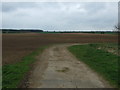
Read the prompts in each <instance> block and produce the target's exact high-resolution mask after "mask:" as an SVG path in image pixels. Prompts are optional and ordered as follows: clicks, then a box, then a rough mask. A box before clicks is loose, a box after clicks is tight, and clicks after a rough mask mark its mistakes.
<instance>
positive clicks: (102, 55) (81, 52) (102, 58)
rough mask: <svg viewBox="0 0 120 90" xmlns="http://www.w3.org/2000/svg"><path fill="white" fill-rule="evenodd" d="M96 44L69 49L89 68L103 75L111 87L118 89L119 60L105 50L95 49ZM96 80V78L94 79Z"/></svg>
mask: <svg viewBox="0 0 120 90" xmlns="http://www.w3.org/2000/svg"><path fill="white" fill-rule="evenodd" d="M94 45H95V44H88V45H75V46H70V47H68V50H69V51H70V52H72V53H73V54H74V55H75V56H76V57H77V58H78V59H79V60H81V61H83V62H84V63H86V64H87V65H88V66H89V67H91V68H92V69H93V70H95V71H96V72H97V73H99V74H100V75H102V76H103V77H104V78H105V79H106V80H108V81H109V82H110V84H111V85H113V86H115V87H118V86H120V84H119V85H118V82H119V80H118V58H119V57H120V56H117V55H114V54H112V53H109V52H107V51H104V50H98V49H97V48H95V47H93V46H94ZM93 78H94V77H93Z"/></svg>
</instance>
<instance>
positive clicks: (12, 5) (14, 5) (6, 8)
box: [2, 2, 36, 12]
mask: <svg viewBox="0 0 120 90" xmlns="http://www.w3.org/2000/svg"><path fill="white" fill-rule="evenodd" d="M35 6H36V4H35V3H33V2H19V3H18V2H3V3H2V11H3V12H10V11H14V10H17V9H18V8H32V7H35Z"/></svg>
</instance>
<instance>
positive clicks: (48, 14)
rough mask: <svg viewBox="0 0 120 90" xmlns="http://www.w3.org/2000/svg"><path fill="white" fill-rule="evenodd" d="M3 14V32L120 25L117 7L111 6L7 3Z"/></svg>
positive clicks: (91, 3)
mask: <svg viewBox="0 0 120 90" xmlns="http://www.w3.org/2000/svg"><path fill="white" fill-rule="evenodd" d="M18 9H20V10H18ZM13 11H14V12H13ZM3 12H7V13H3V28H40V29H44V30H52V29H54V30H61V29H66V30H70V29H71V30H73V29H91V28H93V29H96V28H98V29H112V28H113V26H114V24H116V23H117V3H109V2H108V3H105V2H103V3H94V2H87V3H83V2H82V3H76V2H75V3H67V2H65V3H62V2H61V3H56V2H54V3H53V2H50V3H49V2H48V3H4V4H3ZM10 12H12V13H10Z"/></svg>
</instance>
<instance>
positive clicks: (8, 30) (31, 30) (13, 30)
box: [2, 29, 43, 33]
mask: <svg viewBox="0 0 120 90" xmlns="http://www.w3.org/2000/svg"><path fill="white" fill-rule="evenodd" d="M27 32H43V30H36V29H19V30H16V29H2V33H27Z"/></svg>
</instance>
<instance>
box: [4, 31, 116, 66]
mask: <svg viewBox="0 0 120 90" xmlns="http://www.w3.org/2000/svg"><path fill="white" fill-rule="evenodd" d="M117 41H118V37H117V35H111V34H109V35H108V34H87V33H79V34H78V33H77V34H76V33H73V34H69V33H65V34H64V33H61V34H58V33H54V34H50V33H24V34H23V33H19V34H3V36H2V54H3V55H2V56H3V57H2V60H3V62H2V63H3V65H5V64H11V63H15V62H17V61H20V60H21V58H22V57H24V56H26V55H28V54H29V53H31V52H32V51H34V50H36V49H37V48H39V47H42V46H45V45H51V44H62V43H99V42H102V43H103V42H117Z"/></svg>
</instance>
